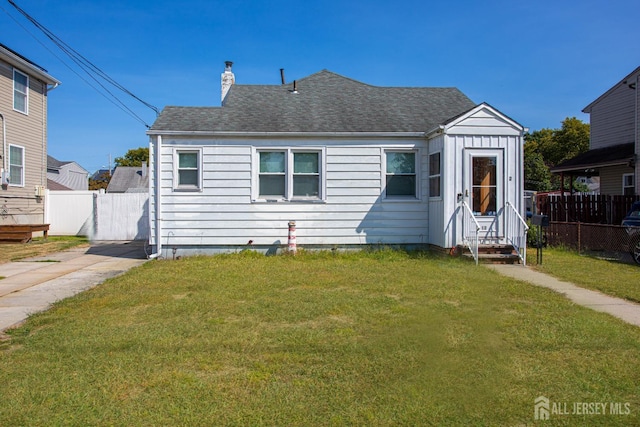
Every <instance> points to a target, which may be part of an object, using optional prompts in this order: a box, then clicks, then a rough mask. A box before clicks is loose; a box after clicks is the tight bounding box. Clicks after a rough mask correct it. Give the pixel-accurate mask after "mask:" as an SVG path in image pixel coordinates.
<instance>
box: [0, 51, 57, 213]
mask: <svg viewBox="0 0 640 427" xmlns="http://www.w3.org/2000/svg"><path fill="white" fill-rule="evenodd" d="M59 84H60V82H59V81H58V80H56V79H55V78H53V77H52V76H50V75H49V74H48V73H47V71H46V70H45V69H44V68H42V67H40V66H39V65H37V64H35V63H34V62H32V61H30V60H29V59H27V58H25V57H24V56H22V55H20V54H19V53H17V52H15V51H13V50H11V49H9V48H8V47H6V46H4V45H2V44H0V122H1V123H0V125H1V126H2V128H1V133H0V138H1V142H2V145H1V146H0V148H1V150H2V151H1V152H0V155H1V156H2V164H1V165H0V169H1V176H2V178H1V179H2V181H1V182H0V184H1V185H0V225H3V224H42V223H43V222H44V200H43V199H44V197H43V195H44V189H45V188H46V185H47V95H48V93H49V91H50V90H52V89H53V88H55V87H56V86H58V85H59Z"/></svg>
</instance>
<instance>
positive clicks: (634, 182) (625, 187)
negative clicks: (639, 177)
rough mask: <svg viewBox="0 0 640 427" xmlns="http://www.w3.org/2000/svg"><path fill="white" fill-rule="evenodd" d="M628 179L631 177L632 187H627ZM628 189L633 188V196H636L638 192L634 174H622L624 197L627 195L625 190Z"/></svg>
mask: <svg viewBox="0 0 640 427" xmlns="http://www.w3.org/2000/svg"><path fill="white" fill-rule="evenodd" d="M627 177H631V185H625V182H624V181H625V178H627ZM627 188H631V189H633V190H632V192H631V195H634V194H635V192H636V181H635V174H634V173H624V174H622V195H625V192H624V190H625V189H627Z"/></svg>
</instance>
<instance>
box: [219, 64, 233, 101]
mask: <svg viewBox="0 0 640 427" xmlns="http://www.w3.org/2000/svg"><path fill="white" fill-rule="evenodd" d="M232 66H233V62H231V61H225V63H224V73H222V74H221V75H220V81H221V87H222V95H221V97H220V101H221V102H222V105H224V98H225V97H226V96H227V92H229V89H231V86H233V84H234V83H235V82H236V76H234V75H233V72H232V71H231V67H232Z"/></svg>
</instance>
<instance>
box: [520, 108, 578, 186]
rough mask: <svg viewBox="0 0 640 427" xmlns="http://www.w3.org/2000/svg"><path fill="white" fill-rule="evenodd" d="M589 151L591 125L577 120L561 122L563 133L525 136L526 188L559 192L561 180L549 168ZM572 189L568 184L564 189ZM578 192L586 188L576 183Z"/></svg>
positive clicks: (549, 131) (547, 131)
mask: <svg viewBox="0 0 640 427" xmlns="http://www.w3.org/2000/svg"><path fill="white" fill-rule="evenodd" d="M588 149H589V124H588V123H583V122H582V121H581V120H579V119H577V118H575V117H567V118H566V119H564V120H563V121H562V127H561V128H560V129H548V128H544V129H540V130H537V131H534V132H532V133H530V134H526V135H525V144H524V177H525V188H526V189H527V190H535V191H549V190H557V189H559V188H560V176H558V175H552V174H551V172H550V168H552V167H554V166H556V165H558V164H560V163H562V162H563V161H565V160H568V159H571V158H573V157H575V156H577V155H578V154H580V153H583V152H585V151H587V150H588ZM570 185H572V184H571V183H569V182H565V185H564V187H565V188H569V187H570ZM573 186H574V188H575V189H577V190H578V191H580V190H584V188H583V186H582V187H581V186H578V185H577V183H573Z"/></svg>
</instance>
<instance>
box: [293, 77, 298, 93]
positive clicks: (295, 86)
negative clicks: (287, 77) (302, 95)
mask: <svg viewBox="0 0 640 427" xmlns="http://www.w3.org/2000/svg"><path fill="white" fill-rule="evenodd" d="M292 93H298V82H296V81H295V80H294V81H293V91H292Z"/></svg>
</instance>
